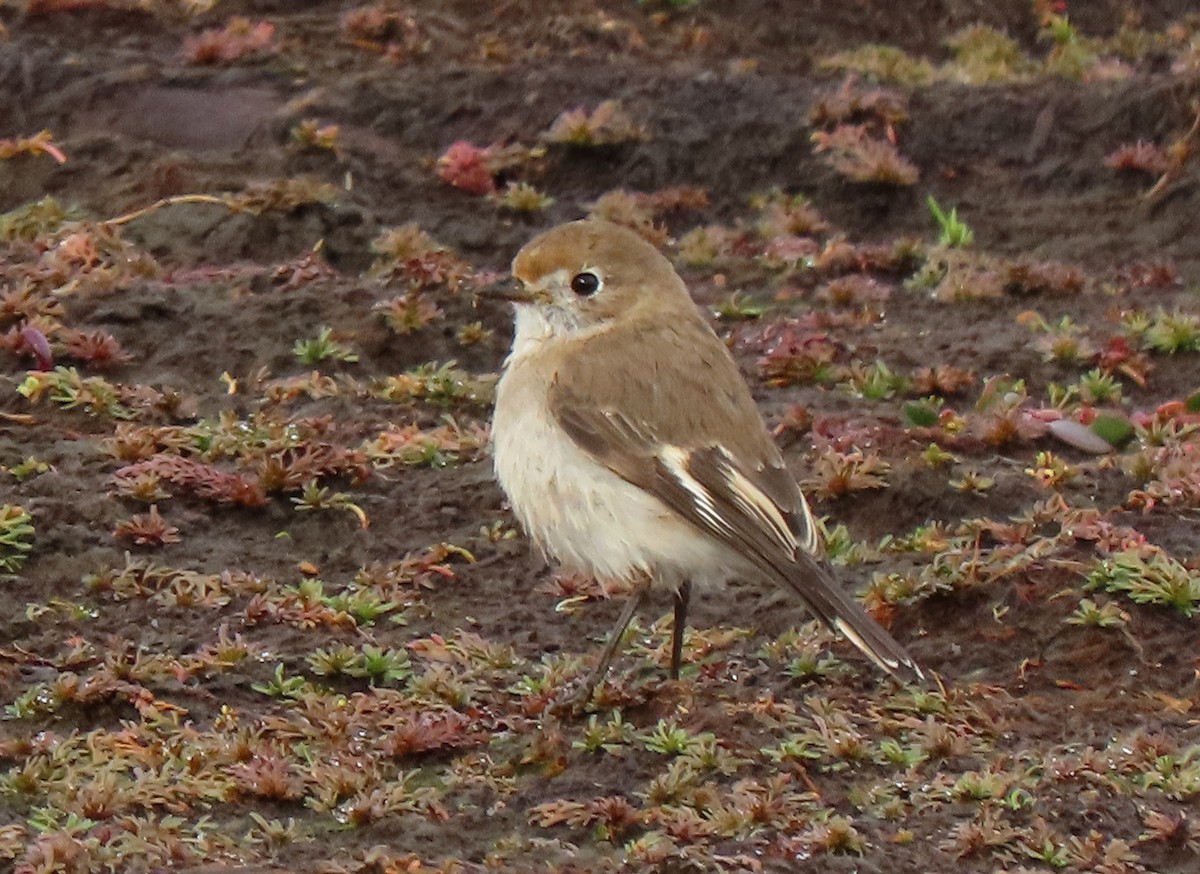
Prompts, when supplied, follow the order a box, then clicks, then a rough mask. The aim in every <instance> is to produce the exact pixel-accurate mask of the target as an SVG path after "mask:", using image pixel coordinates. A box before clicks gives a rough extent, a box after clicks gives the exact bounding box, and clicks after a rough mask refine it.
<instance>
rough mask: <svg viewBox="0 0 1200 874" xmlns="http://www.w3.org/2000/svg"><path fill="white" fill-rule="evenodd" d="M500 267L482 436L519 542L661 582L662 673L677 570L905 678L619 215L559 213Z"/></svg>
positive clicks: (711, 342)
mask: <svg viewBox="0 0 1200 874" xmlns="http://www.w3.org/2000/svg"><path fill="white" fill-rule="evenodd" d="M513 274H514V275H515V276H516V277H517V278H518V279H519V280H520V281H521V282H522V284H523V286H524V288H523V290H522V291H519V292H514V293H512V294H510V295H509V297H510V298H512V299H514V300H515V301H516V302H517V304H518V307H517V330H516V335H515V337H514V343H513V352H512V355H511V356H510V357H509V360H508V362H507V366H506V369H505V373H504V375H503V376H502V378H501V381H500V384H499V387H498V392H497V403H496V414H495V420H494V423H493V435H494V441H495V457H496V470H497V473H498V476H499V478H500V481H501V484H502V485H503V486H504V488H505V490H506V491H507V492H508V493H509V496H510V499H511V501H512V504H513V507H514V509H515V510H516V512H517V515H518V516H519V517H520V518H521V520H522V522H523V524H524V525H525V527H526V529H527V530H528V531H529V533H530V535H531V537H532V538H533V539H534V541H535V542H537V543H538V544H539V545H540V546H541V547H542V548H543V549H545V550H546V551H547V552H549V553H551V554H552V555H555V556H556V557H558V558H559V559H560V560H562V561H564V562H565V563H567V564H568V565H571V566H574V567H576V568H578V569H580V570H583V571H585V572H588V573H593V574H596V575H599V576H606V575H611V576H623V577H626V578H630V579H650V580H653V581H656V582H659V583H662V584H664V585H666V586H668V587H670V588H671V589H672V590H673V591H674V592H675V600H676V611H675V614H676V624H675V638H674V640H673V658H672V673H673V675H677V672H678V667H679V664H678V662H679V658H680V655H679V654H680V650H681V646H682V633H683V625H684V621H685V617H686V610H687V603H688V597H689V595H690V591H691V584H692V583H693V582H697V583H699V584H700V585H702V586H707V587H709V588H713V587H719V586H720V585H722V584H723V583H724V582H725V581H726V580H728V579H729V578H731V577H735V576H758V577H761V578H763V579H766V580H769V581H771V582H773V583H775V584H777V585H781V586H783V587H784V588H787V589H789V590H790V591H792V592H794V593H795V594H796V595H798V596H799V598H800V600H801V601H802V602H803V603H804V604H805V605H806V606H807V607H808V608H809V609H810V610H811V611H812V612H813V614H814V615H815V616H816V617H817V618H819V619H820V620H822V621H823V622H824V623H825V624H827V625H828V626H829V627H831V628H833V629H836V630H838V631H840V632H842V633H843V634H845V635H846V636H847V637H848V638H849V639H850V640H851V641H852V642H853V643H854V644H855V645H856V646H858V647H859V648H860V649H861V650H862V651H863V652H864V653H865V654H866V655H868V656H869V657H870V658H871V660H872V661H874V662H875V663H876V664H877V665H879V666H880V667H881V668H883V669H884V670H886V671H888V672H889V673H891V674H893V675H895V676H897V677H899V678H901V679H905V680H919V679H921V678H922V676H923V675H922V674H921V671H920V669H919V668H918V667H917V665H916V663H915V662H914V661H913V660H912V658H911V657H910V656H909V655H908V653H907V652H906V651H905V650H904V648H903V647H902V646H900V644H898V643H897V642H896V641H895V640H894V639H893V638H892V636H891V635H890V634H888V633H887V632H886V631H885V630H884V629H883V628H882V627H881V626H879V624H878V623H876V622H875V621H874V620H873V619H872V618H871V617H870V616H869V615H868V614H867V613H866V611H864V610H863V608H862V606H861V605H859V604H858V603H857V602H856V601H855V600H854V599H853V598H851V597H850V596H849V595H848V594H847V593H846V592H845V590H844V589H843V588H842V587H841V586H840V585H839V584H838V583H837V582H836V580H835V579H834V578H833V575H832V572H831V570H830V569H829V567H828V565H827V564H826V563H825V561H824V559H823V557H822V555H821V544H820V540H819V536H818V532H817V529H816V526H815V523H814V521H813V518H812V514H811V512H810V511H809V508H808V504H807V502H806V501H805V499H804V496H803V494H802V493H801V491H800V489H799V487H798V486H797V485H796V483H795V481H794V480H793V479H792V477H791V475H790V474H789V473H788V471H787V469H786V467H785V466H784V463H783V457H782V455H781V454H780V452H779V449H778V448H777V447H776V446H775V444H774V442H773V441H772V439H771V436H770V434H769V433H768V431H767V429H766V427H765V425H764V424H763V421H762V419H761V417H760V415H759V412H758V409H757V407H756V406H755V404H754V401H753V399H752V397H751V395H750V392H749V390H748V388H747V387H746V384H745V382H744V381H743V380H742V377H741V374H740V373H739V372H738V369H737V366H736V364H735V363H734V361H733V359H732V357H731V356H730V354H729V351H728V349H727V348H726V347H725V344H724V343H722V342H721V340H720V338H719V337H717V336H716V334H715V333H714V332H713V331H712V329H711V328H710V327H709V325H708V323H707V322H706V321H705V319H704V318H703V316H702V315H701V314H700V312H699V311H698V310H697V308H696V307H695V305H694V304H693V303H692V301H691V298H690V296H689V295H688V293H687V289H686V287H685V286H684V284H683V281H682V280H681V279H680V278H679V276H678V274H676V272H675V270H674V268H673V267H672V266H671V264H670V262H669V261H668V260H667V259H666V258H665V257H663V256H662V254H661V253H659V252H658V251H657V250H656V249H655V248H654V247H653V246H651V245H650V244H649V243H647V242H645V241H644V240H642V239H641V238H640V237H638V236H637V235H636V234H634V233H633V232H631V231H628V230H626V229H624V228H620V227H617V226H615V225H612V224H608V223H605V222H597V221H586V222H575V223H572V224H568V225H562V226H560V227H558V228H554V229H552V230H550V231H548V232H546V233H545V234H543V235H541V236H540V237H538V238H536V239H535V240H533V241H532V242H531V243H529V244H528V245H527V246H526V247H525V248H524V249H523V250H522V251H521V252H520V253H519V254H518V255H517V258H516V260H515V261H514V262H513ZM642 594H644V589H639V591H638V594H635V596H634V598H632V599H631V601H630V604H629V605H627V607H626V610H625V611H624V612H623V613H622V617H621V620H620V622H619V623H618V627H617V628H615V629H614V632H613V636H612V638H611V639H610V644H609V647H608V649H607V650H606V653H605V657H604V659H602V662H601V666H600V668H598V673H599V672H602V671H603V670H604V669H605V668H606V667H607V660H608V658H609V657H610V656H611V654H612V652H613V650H614V649H615V646H616V645H617V642H618V641H619V639H620V635H621V633H622V632H623V630H624V626H625V624H627V623H628V621H629V618H630V617H631V616H632V613H633V611H634V610H635V609H636V607H637V605H638V603H640V601H641V597H642ZM598 679H599V677H598V676H597V677H595V678H594V680H593V682H594V681H595V680H598ZM587 692H588V693H589V694H590V687H589V688H588V690H587Z"/></svg>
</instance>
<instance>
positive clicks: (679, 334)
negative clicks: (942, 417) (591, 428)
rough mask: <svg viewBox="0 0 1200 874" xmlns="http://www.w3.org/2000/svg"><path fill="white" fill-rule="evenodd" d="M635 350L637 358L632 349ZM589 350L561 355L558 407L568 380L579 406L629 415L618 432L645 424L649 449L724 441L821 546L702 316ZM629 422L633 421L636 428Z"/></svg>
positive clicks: (632, 329) (792, 523)
mask: <svg viewBox="0 0 1200 874" xmlns="http://www.w3.org/2000/svg"><path fill="white" fill-rule="evenodd" d="M629 348H635V349H637V350H638V353H639V354H635V355H630V354H628V349H629ZM585 349H586V352H584V353H583V354H578V353H576V354H571V355H569V356H564V357H563V360H562V361H561V363H560V366H559V368H558V379H557V381H556V383H555V385H554V386H553V387H552V388H551V408H552V411H554V409H555V407H556V405H557V406H558V408H559V409H561V408H563V407H565V406H566V405H567V394H568V389H567V388H566V387H567V386H569V387H570V389H569V392H570V394H571V395H572V396H573V397H575V398H577V399H578V401H579V403H578V404H577V406H578V407H579V408H580V409H598V410H610V411H611V410H621V411H623V412H624V413H626V414H627V416H628V419H627V420H626V422H625V424H624V425H622V426H621V427H622V429H624V430H628V429H629V428H630V427H636V428H637V429H640V430H639V431H638V432H637V433H638V435H639V436H640V437H641V438H642V440H643V442H645V443H646V444H647V445H656V444H660V443H661V444H666V445H671V446H678V447H680V448H683V449H688V450H690V449H704V448H707V447H712V446H718V445H720V446H724V447H725V448H726V449H727V450H728V451H729V453H730V455H731V456H732V457H734V458H737V459H738V462H739V471H740V473H741V474H742V475H743V476H744V477H746V478H747V479H749V480H750V482H752V483H753V484H754V485H755V487H756V488H757V489H758V490H759V491H761V492H762V493H763V494H764V495H766V496H767V497H768V498H769V499H770V502H771V504H772V505H773V506H774V508H775V510H776V512H777V513H779V514H780V515H782V517H783V519H784V522H785V524H786V526H787V527H788V529H789V530H790V531H791V532H792V535H793V536H794V539H795V541H796V543H797V544H798V545H799V546H800V547H801V548H802V549H805V550H807V551H809V552H812V553H817V552H818V551H819V544H820V539H819V533H818V531H817V528H816V525H815V524H814V522H813V518H812V514H811V512H810V511H809V508H808V502H807V501H805V499H804V495H803V494H802V493H801V491H800V488H799V487H798V486H797V485H796V481H795V479H794V478H793V477H792V475H791V473H790V472H789V471H788V469H787V468H786V467H785V466H784V463H783V456H782V455H781V454H780V452H779V448H778V447H777V446H776V445H775V441H774V440H772V439H771V435H770V433H768V431H767V429H766V426H765V425H764V424H763V422H762V417H761V415H760V413H759V411H758V407H757V406H756V405H755V403H754V399H753V398H752V397H751V396H750V392H749V390H748V389H747V388H746V383H745V380H743V379H742V375H741V373H739V371H738V368H737V365H736V364H735V363H734V361H733V358H732V356H730V354H729V350H728V349H726V348H725V344H724V343H723V342H721V340H720V338H719V337H717V335H716V334H714V333H713V331H712V329H711V328H710V327H709V326H708V324H707V323H706V322H704V321H703V320H702V319H701V318H700V317H699V315H696V316H695V317H694V318H682V319H680V320H679V321H678V322H676V323H675V324H663V323H661V322H658V321H654V322H649V323H645V324H640V325H638V324H634V325H626V326H623V328H622V331H621V332H620V333H615V332H614V333H610V334H602V335H599V336H595V337H590V338H588V340H587V342H586V347H585ZM597 362H605V363H604V365H603V366H600V365H599V364H597ZM697 398H702V399H703V402H702V403H697V402H696V399H697ZM555 415H558V413H557V412H555ZM633 420H636V421H637V423H638V424H637V425H636V426H631V425H630V422H631V421H633ZM581 445H582V444H581ZM589 451H590V450H589ZM593 454H595V453H593Z"/></svg>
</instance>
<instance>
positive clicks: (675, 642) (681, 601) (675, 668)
mask: <svg viewBox="0 0 1200 874" xmlns="http://www.w3.org/2000/svg"><path fill="white" fill-rule="evenodd" d="M691 597H692V581H691V580H684V581H683V582H682V583H680V584H679V588H678V589H676V590H675V626H674V627H673V628H672V629H671V679H672V680H678V679H679V666H680V665H681V664H683V632H684V631H685V630H686V629H687V610H688V601H689V600H691Z"/></svg>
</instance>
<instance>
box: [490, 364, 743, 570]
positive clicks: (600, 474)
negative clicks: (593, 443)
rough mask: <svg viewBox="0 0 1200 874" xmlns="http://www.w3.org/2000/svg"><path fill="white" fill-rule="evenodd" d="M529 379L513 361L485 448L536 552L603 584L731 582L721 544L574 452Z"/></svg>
mask: <svg viewBox="0 0 1200 874" xmlns="http://www.w3.org/2000/svg"><path fill="white" fill-rule="evenodd" d="M532 377H533V374H532V373H530V372H529V370H528V368H526V367H523V366H522V362H521V361H520V360H514V361H512V362H510V365H509V368H508V369H507V370H506V371H505V374H504V376H503V377H502V378H501V380H500V383H499V385H498V386H497V393H496V410H495V415H494V419H493V426H492V442H493V452H494V464H495V470H496V476H497V478H498V479H499V480H500V485H501V486H502V487H503V488H504V491H505V492H506V493H507V495H508V498H509V501H510V502H511V504H512V508H513V511H514V512H515V513H516V515H517V517H518V518H519V519H520V520H521V524H522V525H523V526H524V528H525V530H526V532H527V533H528V534H529V536H530V538H531V539H532V540H533V541H534V542H535V543H536V544H538V545H539V546H540V547H541V548H542V549H544V550H545V551H546V552H548V553H549V554H550V555H552V556H553V557H555V558H556V559H558V560H559V561H560V562H562V563H563V564H564V565H566V566H568V567H569V568H572V569H574V570H578V571H581V572H583V573H587V574H591V575H593V576H596V577H599V578H601V579H629V578H631V577H633V576H635V575H637V574H638V573H639V572H644V573H648V574H649V575H650V576H651V577H652V578H653V579H654V580H655V581H656V582H658V583H660V584H665V585H667V586H670V587H672V588H674V587H677V586H678V585H679V583H680V582H682V581H683V580H685V579H687V580H691V581H693V582H694V583H697V584H699V585H701V586H703V585H706V584H713V583H717V582H721V581H724V580H726V579H728V578H729V577H730V576H732V575H733V573H732V571H731V568H730V566H731V565H732V564H736V563H737V562H736V560H735V559H732V556H731V555H730V553H729V552H728V551H727V550H726V549H725V548H724V547H723V546H721V545H720V544H719V543H717V542H716V541H714V540H712V539H711V538H709V537H708V536H706V535H704V534H702V533H701V532H700V531H698V530H697V529H695V528H694V527H692V526H691V525H690V524H688V523H687V522H685V521H684V520H683V519H681V518H680V517H678V516H677V515H676V514H675V513H673V512H672V511H671V510H670V509H669V508H668V507H667V506H666V505H665V504H663V503H662V502H661V501H659V500H658V499H657V498H655V497H653V496H652V495H650V494H648V493H647V492H644V491H642V490H641V489H639V488H637V487H636V486H633V485H631V484H630V483H628V482H626V481H625V480H623V479H621V478H620V477H618V476H617V475H616V474H614V473H613V472H612V471H610V470H609V469H608V468H606V467H604V466H603V465H601V464H600V463H598V462H597V461H596V460H595V459H593V458H592V457H591V456H590V455H588V454H587V453H586V452H584V451H583V450H582V449H580V448H579V447H578V446H576V445H575V443H574V442H573V441H572V440H571V439H570V437H568V436H567V434H566V433H565V432H564V431H562V429H561V428H559V427H558V425H557V423H555V422H554V420H553V418H552V417H551V415H550V411H549V410H548V409H547V406H546V393H545V391H544V390H540V391H539V390H538V388H537V380H535V379H533V378H532Z"/></svg>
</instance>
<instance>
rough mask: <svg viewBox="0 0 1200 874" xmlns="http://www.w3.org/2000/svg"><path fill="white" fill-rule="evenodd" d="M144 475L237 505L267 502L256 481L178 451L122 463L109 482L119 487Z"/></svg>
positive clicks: (119, 489)
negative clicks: (127, 463) (219, 468)
mask: <svg viewBox="0 0 1200 874" xmlns="http://www.w3.org/2000/svg"><path fill="white" fill-rule="evenodd" d="M147 475H153V476H156V477H158V479H159V480H160V481H161V482H168V483H171V484H172V485H175V486H179V487H180V488H183V489H186V490H188V491H190V492H192V493H193V494H195V495H196V496H197V497H201V498H207V499H209V500H213V501H219V502H221V503H226V504H236V505H238V506H241V507H262V506H264V505H265V504H266V503H267V496H266V492H265V491H264V490H263V487H262V485H260V484H259V483H258V482H255V481H252V480H249V479H247V478H246V477H244V476H242V475H241V474H237V473H226V472H225V471H222V470H218V469H217V468H215V467H213V466H212V465H211V464H205V463H203V462H200V461H193V460H192V459H190V458H181V457H180V456H178V455H165V454H159V455H155V456H153V457H152V458H148V459H146V460H145V461H139V462H136V463H134V464H129V465H126V466H125V467H122V468H121V469H120V470H118V471H117V472H116V473H115V474H113V482H114V483H115V484H116V487H117V489H118V491H121V490H123V489H128V488H129V487H130V486H131V485H132V484H133V483H135V482H137V481H139V480H141V479H142V478H144V477H146V476H147Z"/></svg>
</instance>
